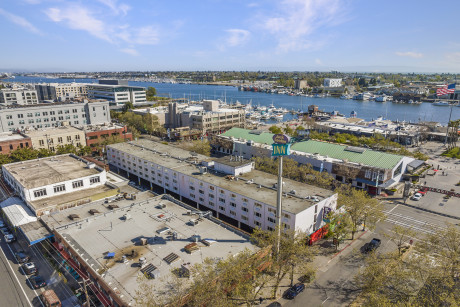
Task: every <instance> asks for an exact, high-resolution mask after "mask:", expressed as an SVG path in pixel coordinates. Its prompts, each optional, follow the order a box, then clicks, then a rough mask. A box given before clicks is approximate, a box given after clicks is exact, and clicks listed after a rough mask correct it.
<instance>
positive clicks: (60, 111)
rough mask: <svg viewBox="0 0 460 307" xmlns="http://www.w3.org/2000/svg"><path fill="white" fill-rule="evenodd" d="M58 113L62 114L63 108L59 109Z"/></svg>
mask: <svg viewBox="0 0 460 307" xmlns="http://www.w3.org/2000/svg"><path fill="white" fill-rule="evenodd" d="M58 114H62V110H59V111H58ZM51 115H53V114H51Z"/></svg>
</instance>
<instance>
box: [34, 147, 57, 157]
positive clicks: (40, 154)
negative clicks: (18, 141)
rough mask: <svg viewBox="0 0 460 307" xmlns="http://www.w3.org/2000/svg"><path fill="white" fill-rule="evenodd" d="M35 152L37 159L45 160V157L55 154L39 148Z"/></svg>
mask: <svg viewBox="0 0 460 307" xmlns="http://www.w3.org/2000/svg"><path fill="white" fill-rule="evenodd" d="M36 151H37V154H38V157H39V158H46V157H51V156H54V155H55V153H54V152H53V151H51V150H49V149H48V148H40V149H38V150H36Z"/></svg>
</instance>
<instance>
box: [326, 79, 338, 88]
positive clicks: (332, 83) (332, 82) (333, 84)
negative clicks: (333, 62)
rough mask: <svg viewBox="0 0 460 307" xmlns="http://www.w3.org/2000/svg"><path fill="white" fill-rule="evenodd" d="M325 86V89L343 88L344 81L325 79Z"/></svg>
mask: <svg viewBox="0 0 460 307" xmlns="http://www.w3.org/2000/svg"><path fill="white" fill-rule="evenodd" d="M323 85H324V87H341V86H342V79H332V78H325V79H324V84H323Z"/></svg>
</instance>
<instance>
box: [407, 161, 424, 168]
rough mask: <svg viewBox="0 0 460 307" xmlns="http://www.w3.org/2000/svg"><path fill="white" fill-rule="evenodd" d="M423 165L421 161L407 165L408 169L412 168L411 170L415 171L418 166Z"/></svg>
mask: <svg viewBox="0 0 460 307" xmlns="http://www.w3.org/2000/svg"><path fill="white" fill-rule="evenodd" d="M424 163H425V161H422V160H414V161H412V162H411V163H409V164H407V166H408V167H412V168H413V169H417V168H419V167H420V166H422V165H423V164H424Z"/></svg>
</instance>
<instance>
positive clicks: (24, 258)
mask: <svg viewBox="0 0 460 307" xmlns="http://www.w3.org/2000/svg"><path fill="white" fill-rule="evenodd" d="M14 257H15V258H16V260H17V261H18V263H25V262H29V260H30V257H29V256H27V254H26V253H25V252H24V251H19V252H16V253H14Z"/></svg>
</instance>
